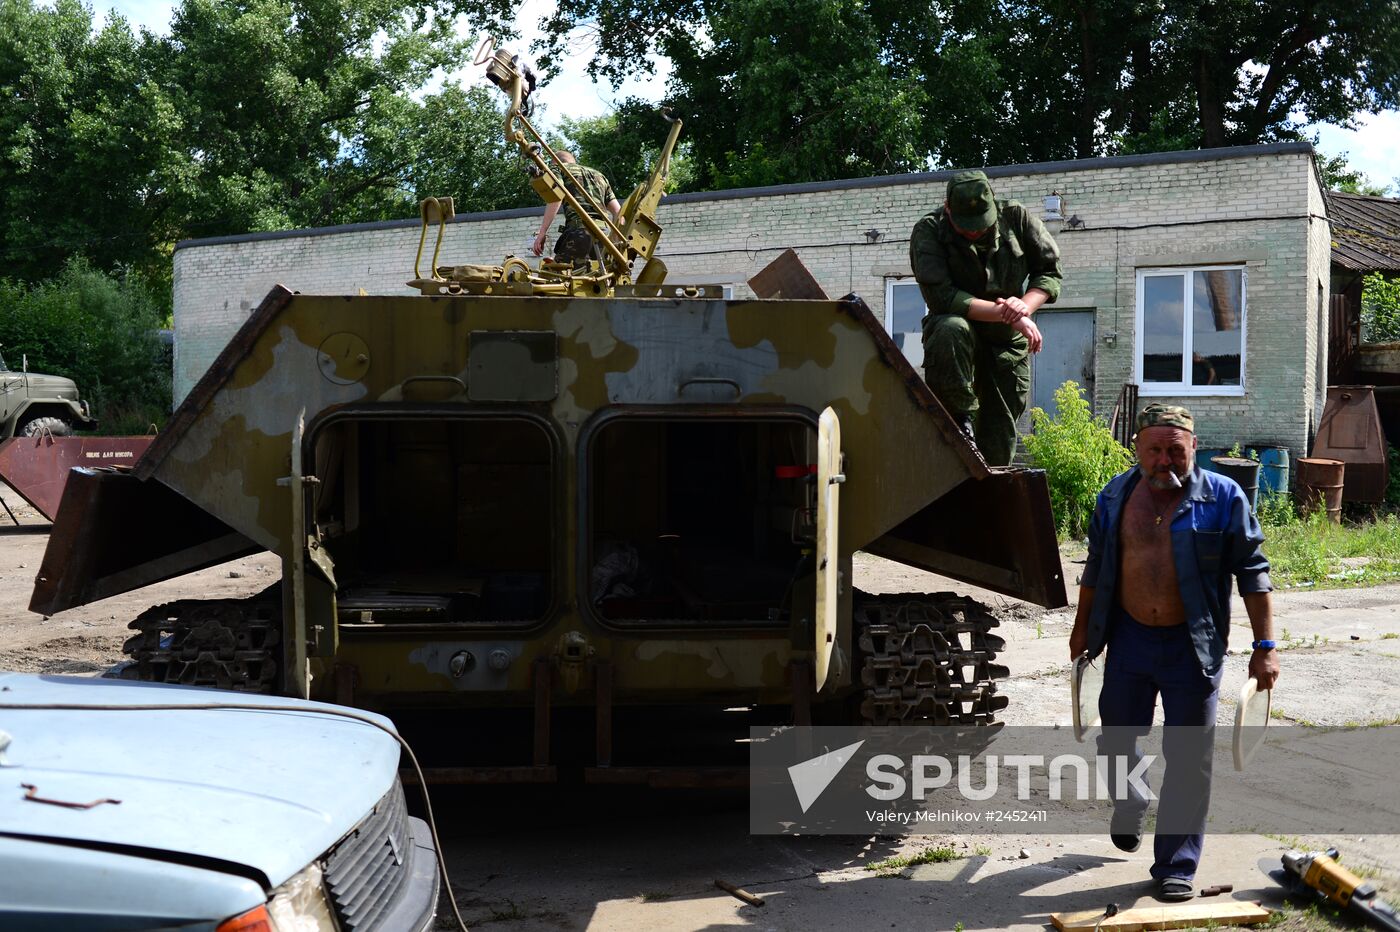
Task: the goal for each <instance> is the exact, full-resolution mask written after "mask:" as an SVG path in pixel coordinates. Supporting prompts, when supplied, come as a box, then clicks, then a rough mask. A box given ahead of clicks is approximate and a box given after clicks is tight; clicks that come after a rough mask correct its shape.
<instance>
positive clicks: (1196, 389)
mask: <svg viewBox="0 0 1400 932" xmlns="http://www.w3.org/2000/svg"><path fill="white" fill-rule="evenodd" d="M1234 271H1238V272H1239V273H1240V384H1239V385H1192V384H1191V383H1190V382H1189V381H1187V382H1146V381H1144V380H1143V377H1142V375H1143V373H1142V337H1143V333H1144V315H1145V314H1146V308H1145V307H1144V297H1145V292H1144V288H1143V282H1144V279H1146V278H1148V277H1149V276H1159V275H1180V276H1182V278H1183V285H1182V291H1183V292H1184V294H1183V295H1182V314H1181V320H1182V327H1181V329H1182V336H1181V339H1182V358H1183V360H1190V359H1191V350H1192V341H1193V340H1194V337H1195V327H1194V326H1193V323H1192V322H1193V320H1194V318H1195V294H1196V289H1195V288H1194V287H1193V282H1194V280H1195V273H1196V272H1234ZM1136 289H1137V296H1136V301H1135V310H1134V327H1133V381H1134V382H1136V383H1137V385H1138V394H1139V395H1142V396H1146V397H1167V396H1175V397H1181V396H1196V397H1199V396H1206V395H1209V396H1214V397H1231V398H1240V397H1243V396H1244V394H1245V387H1246V386H1247V385H1248V384H1249V378H1248V374H1247V373H1248V365H1247V364H1248V359H1247V358H1246V357H1247V350H1246V347H1248V345H1249V269H1248V267H1246V266H1245V265H1244V264H1243V263H1232V264H1229V265H1173V266H1159V267H1156V268H1142V269H1138V270H1137V276H1136ZM1190 371H1191V370H1190V368H1189V367H1186V372H1187V378H1188V379H1189V378H1190Z"/></svg>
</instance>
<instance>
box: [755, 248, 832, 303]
mask: <svg viewBox="0 0 1400 932" xmlns="http://www.w3.org/2000/svg"><path fill="white" fill-rule="evenodd" d="M749 287H750V288H752V289H753V293H754V294H756V295H758V297H760V298H787V299H789V300H795V299H799V298H800V299H804V300H810V301H826V300H828V298H827V296H826V292H825V291H824V290H823V289H822V286H821V285H820V284H819V283H818V282H817V279H816V278H815V277H814V276H813V275H812V273H811V272H810V271H808V269H807V266H805V265H803V264H802V260H801V259H799V258H797V252H796V251H795V250H792V249H786V250H784V251H783V253H782V254H781V255H779V256H778V258H776V259H774V260H773V261H772V262H770V263H768V264H767V265H766V266H764V268H763V270H762V271H760V272H759V273H758V274H757V275H755V276H754V277H753V278H751V279H749Z"/></svg>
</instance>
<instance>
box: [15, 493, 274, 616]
mask: <svg viewBox="0 0 1400 932" xmlns="http://www.w3.org/2000/svg"><path fill="white" fill-rule="evenodd" d="M61 502H62V504H61V505H60V506H59V508H58V514H57V515H56V516H55V518H54V525H53V530H52V531H51V532H50V533H49V545H48V548H47V549H46V550H45V551H44V560H43V563H42V565H41V566H40V567H39V573H38V575H37V576H36V577H35V580H34V593H33V595H32V597H31V598H30V602H29V610H30V611H31V612H38V613H40V614H43V615H53V614H55V613H57V612H61V611H63V610H64V609H67V608H72V607H73V606H75V605H84V604H86V603H88V602H95V601H97V600H98V599H105V598H107V597H109V596H114V595H118V594H120V593H123V592H129V591H131V590H132V589H140V588H141V587H142V586H149V585H150V584H151V583H156V582H160V581H161V580H163V579H173V578H174V577H176V576H183V575H184V574H185V573H192V572H194V571H195V570H200V569H204V568H205V567H208V566H216V565H217V564H220V563H223V562H225V561H228V560H234V559H237V558H238V557H244V556H247V555H248V554H250V553H257V552H259V551H261V550H262V549H263V547H262V546H261V545H259V544H256V543H254V542H253V541H251V540H249V539H248V538H246V537H244V536H243V535H242V534H240V533H238V532H237V531H235V530H234V529H233V528H231V527H229V526H228V525H226V524H224V523H223V522H222V521H220V520H219V519H218V518H215V517H214V516H213V515H211V514H209V513H208V512H206V511H204V510H203V509H201V508H199V507H198V506H197V505H195V504H194V503H192V502H190V501H189V500H188V499H186V498H183V497H182V496H180V495H179V494H177V493H176V492H173V491H171V489H169V488H168V487H167V486H165V485H164V484H162V483H160V482H158V481H156V480H154V479H152V480H148V481H146V482H142V481H141V480H140V479H137V478H136V477H135V476H133V475H132V474H131V473H129V472H127V471H125V470H119V469H110V468H89V467H78V468H75V469H73V470H71V471H70V472H69V474H68V477H67V481H66V484H65V486H64V488H63V498H62V499H61Z"/></svg>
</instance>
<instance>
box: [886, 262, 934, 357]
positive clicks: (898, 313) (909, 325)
mask: <svg viewBox="0 0 1400 932" xmlns="http://www.w3.org/2000/svg"><path fill="white" fill-rule="evenodd" d="M926 313H928V311H927V310H926V309H925V308H924V296H923V295H922V294H920V293H919V283H918V282H916V281H914V280H913V279H912V278H906V279H899V278H891V279H886V281H885V329H886V330H888V331H889V334H890V336H891V337H892V338H893V339H894V344H895V346H898V347H899V348H900V350H901V351H903V353H904V357H905V358H906V359H908V360H909V362H910V363H912V364H913V365H914V366H915V367H916V368H917V367H919V366H922V365H923V364H924V326H923V319H924V315H925V314H926Z"/></svg>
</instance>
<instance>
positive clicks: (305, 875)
mask: <svg viewBox="0 0 1400 932" xmlns="http://www.w3.org/2000/svg"><path fill="white" fill-rule="evenodd" d="M323 881H324V878H323V877H322V876H321V865H320V864H316V863H312V865H311V866H310V867H307V868H306V869H305V870H303V871H302V872H301V873H299V874H297V875H296V876H295V877H293V878H292V879H291V880H289V881H287V882H286V883H284V884H282V886H280V887H278V888H277V889H276V890H273V891H272V898H271V899H269V900H268V901H267V912H268V915H269V916H271V917H272V925H273V928H275V929H276V930H277V932H336V924H335V916H334V915H332V913H331V904H330V901H329V900H327V899H326V885H325V883H324V882H323Z"/></svg>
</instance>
